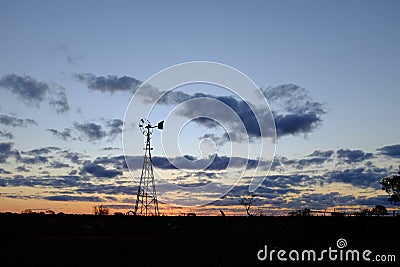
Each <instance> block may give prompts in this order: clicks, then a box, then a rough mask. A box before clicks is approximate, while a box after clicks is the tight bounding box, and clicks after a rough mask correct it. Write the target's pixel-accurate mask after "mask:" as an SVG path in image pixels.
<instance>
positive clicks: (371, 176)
mask: <svg viewBox="0 0 400 267" xmlns="http://www.w3.org/2000/svg"><path fill="white" fill-rule="evenodd" d="M387 173H388V170H387V169H385V168H377V167H372V168H364V167H361V168H353V169H345V170H334V171H330V172H327V173H326V174H325V176H326V177H327V182H328V183H332V182H342V183H347V184H351V185H353V186H356V187H360V188H368V187H372V188H376V189H380V188H381V185H380V183H379V182H380V180H381V179H382V178H383V177H385V176H386V175H387Z"/></svg>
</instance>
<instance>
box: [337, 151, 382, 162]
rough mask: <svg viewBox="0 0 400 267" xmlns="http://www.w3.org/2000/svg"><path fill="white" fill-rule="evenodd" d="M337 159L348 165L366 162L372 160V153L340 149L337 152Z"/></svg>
mask: <svg viewBox="0 0 400 267" xmlns="http://www.w3.org/2000/svg"><path fill="white" fill-rule="evenodd" d="M336 154H337V157H338V159H340V160H343V161H344V162H346V163H357V162H362V161H364V160H368V159H372V158H373V157H374V155H373V154H372V153H366V152H364V151H362V150H350V149H339V150H338V151H336Z"/></svg>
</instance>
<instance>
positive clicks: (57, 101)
mask: <svg viewBox="0 0 400 267" xmlns="http://www.w3.org/2000/svg"><path fill="white" fill-rule="evenodd" d="M49 104H50V105H52V106H53V107H54V108H55V109H56V112H57V113H58V114H62V113H66V112H68V111H69V109H70V108H69V103H68V98H67V94H66V93H65V89H64V88H63V87H60V86H58V89H57V91H52V93H51V96H50V99H49Z"/></svg>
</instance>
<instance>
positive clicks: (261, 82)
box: [0, 0, 400, 215]
mask: <svg viewBox="0 0 400 267" xmlns="http://www.w3.org/2000/svg"><path fill="white" fill-rule="evenodd" d="M399 10H400V4H399V3H398V1H389V0H386V1H306V0H304V1H251V2H250V3H244V2H241V1H199V2H188V1H168V2H162V1H4V0H2V1H0V35H1V36H2V38H1V39H2V41H1V42H0V59H1V60H0V211H3V212H4V211H12V212H20V211H22V210H24V209H32V210H40V211H43V210H47V209H51V210H54V211H56V212H66V213H91V212H92V206H93V205H98V204H104V205H107V206H108V207H110V209H111V210H112V211H121V212H126V211H128V210H132V209H133V207H134V203H135V194H136V191H137V186H138V176H140V171H141V167H142V166H141V164H142V162H143V150H142V147H143V145H144V143H143V142H144V140H143V137H142V136H141V135H139V134H140V132H139V129H138V125H137V124H135V122H134V121H132V123H131V124H129V125H127V124H126V123H125V124H124V121H125V118H126V114H127V115H128V116H131V115H129V114H130V113H129V112H128V113H126V112H127V110H129V103H130V101H131V99H132V98H133V97H134V96H135V97H137V98H138V102H137V103H139V104H138V105H140V106H143V107H145V106H146V105H148V103H147V102H146V99H149V98H151V97H152V95H151V93H154V92H155V91H156V92H163V91H165V90H167V89H165V88H153V89H152V90H150V89H148V90H147V91H146V90H145V89H146V88H144V90H142V91H141V92H142V94H141V95H139V94H135V93H136V92H137V91H138V88H142V89H143V87H140V86H141V85H143V83H144V82H145V81H146V80H148V79H149V78H150V77H152V76H153V75H155V74H156V73H159V72H160V71H162V70H163V69H165V68H168V67H171V66H174V65H176V64H181V63H185V62H192V61H210V62H217V63H220V64H224V65H227V66H231V67H232V68H234V69H236V70H238V71H240V72H241V73H243V74H245V75H246V76H247V77H249V78H250V79H251V80H252V81H253V82H254V83H255V85H257V87H258V88H259V91H260V92H261V93H262V94H263V96H264V97H265V99H266V100H267V101H268V104H269V107H270V114H272V115H273V121H274V124H275V126H276V139H274V138H271V136H262V135H261V134H260V132H259V130H258V129H259V128H257V127H258V126H257V125H255V124H254V115H253V114H252V112H251V110H250V109H249V105H247V104H246V103H245V102H244V101H243V100H242V99H240V98H239V97H238V96H237V95H235V94H234V93H232V92H231V91H229V90H227V89H226V88H225V89H224V88H221V87H219V86H216V85H212V84H187V85H183V86H181V87H178V88H175V89H174V90H173V91H171V92H170V93H169V94H168V95H167V96H166V97H165V98H164V99H161V100H160V101H159V102H158V104H157V106H156V107H155V109H154V112H153V113H152V115H151V116H150V119H151V122H152V123H157V122H158V121H159V120H166V121H168V120H167V119H168V116H169V114H170V112H172V113H174V112H175V113H174V114H175V119H174V120H172V119H170V122H171V123H168V124H169V125H170V127H168V124H166V125H165V129H164V130H163V132H160V131H157V130H154V134H153V146H154V150H153V163H154V168H155V172H156V180H157V181H158V182H159V183H158V186H157V190H159V192H160V195H159V201H160V202H163V201H164V202H168V203H171V202H174V203H175V202H177V203H180V202H179V200H184V199H186V198H187V195H185V194H184V193H182V192H181V191H179V190H174V189H172V188H171V187H169V186H167V182H168V183H173V184H177V185H182V186H188V187H192V188H194V187H196V186H200V185H204V184H207V183H210V182H211V183H213V184H214V185H215V184H217V185H222V184H223V181H224V177H225V178H226V177H228V176H230V175H232V174H233V173H237V172H240V171H242V170H241V168H243V160H248V161H249V162H248V164H247V169H248V171H249V172H246V174H245V175H244V176H243V179H241V180H240V182H239V183H238V184H236V186H234V187H233V188H232V190H231V191H230V192H229V193H228V194H227V195H224V196H222V197H220V198H219V197H218V198H215V195H213V192H208V193H207V192H201V193H198V194H197V195H196V196H194V198H196V199H197V200H199V201H200V202H202V203H203V202H204V203H207V204H206V205H204V206H201V207H198V206H193V207H180V206H179V205H178V206H174V205H172V206H170V205H166V204H165V205H164V204H161V212H162V213H164V214H176V213H179V212H185V211H188V210H190V211H196V212H198V213H200V214H207V215H218V214H219V209H223V210H225V211H226V214H228V215H229V214H231V215H234V214H243V215H244V212H245V211H244V209H243V207H241V206H240V204H239V200H240V197H241V196H243V195H248V194H249V192H248V184H249V182H250V180H251V178H252V176H251V173H252V172H253V171H254V170H255V167H254V166H256V165H257V164H258V163H259V162H260V158H258V157H257V155H256V154H249V156H248V157H245V156H243V155H242V153H241V152H243V151H245V150H244V149H247V148H246V147H247V144H249V146H250V147H251V148H252V149H256V148H258V147H259V146H260V142H261V140H264V139H265V140H266V143H268V142H274V141H275V143H276V150H275V151H274V152H275V157H274V160H273V162H271V161H269V162H267V160H261V161H263V163H267V164H266V165H265V166H264V165H263V166H262V168H261V169H259V170H258V171H259V172H258V174H257V175H259V176H263V177H264V176H265V175H267V174H268V176H267V177H266V179H265V180H264V182H263V183H262V185H261V186H260V187H258V188H257V190H256V191H255V192H254V194H255V196H256V202H255V208H254V212H256V210H258V211H257V212H262V213H265V214H287V212H288V211H291V210H294V209H299V208H304V207H310V208H312V209H319V210H323V209H328V210H333V209H335V208H336V209H343V210H359V209H360V208H364V207H373V206H375V205H377V204H382V205H385V206H388V207H391V206H390V203H389V202H388V201H387V195H386V194H385V192H384V191H382V190H381V188H380V185H379V181H380V179H381V178H383V177H384V176H387V175H391V174H394V173H396V172H397V171H398V167H399V165H400V140H399V137H398V133H399V130H400V126H399V124H398V112H397V109H398V99H399V94H400V90H399V84H400V75H399V59H400V50H399V47H400V31H399V30H398V29H399V28H400V18H399V16H398V13H399ZM157 90H158V91H157ZM200 96H201V97H207V98H209V99H211V100H217V101H219V103H221V105H222V104H224V105H225V106H227V107H229V108H232V110H233V112H234V113H236V114H237V116H238V117H237V118H239V119H240V120H242V121H243V126H244V128H245V130H246V131H247V135H246V136H245V137H248V138H250V141H248V142H244V141H243V140H244V139H243V138H244V136H243V135H240V134H238V132H237V129H238V128H237V127H238V124H235V123H233V122H232V120H231V119H230V118H229V117H228V116H224V115H225V113H224V112H221V111H220V109H219V107H220V106H218V108H216V107H214V106H213V105H210V106H208V105H197V104H196V103H195V102H193V103H191V102H190V101H189V100H191V101H192V100H195V99H196V98H197V97H200ZM185 101H189V103H186V106H185V104H182V103H184V102H185ZM250 106H251V107H253V106H252V105H250ZM254 108H255V109H257V108H258V110H260V112H261V113H262V114H264V115H265V114H267V115H265V116H267V117H268V116H269V115H268V114H269V113H268V112H269V111H268V110H267V109H265V107H260V106H257V105H255V104H254ZM132 109H133V111H135V114H134V115H132V116H134V117H135V118H136V117H138V118H139V117H146V114H141V112H142V109H140V108H137V107H136V106H134V107H133V108H132ZM136 111H137V112H136ZM202 112H203V113H202ZM210 113H213V114H214V116H216V117H217V118H218V119H219V120H220V121H219V122H220V125H216V124H215V123H212V121H210V120H206V119H197V120H192V121H190V118H192V117H193V116H195V115H204V116H207V115H209V114H210ZM263 118H264V117H263ZM178 119H182V121H186V124H185V127H182V129H181V132H180V136H179V137H176V138H177V139H171V138H164V139H161V136H162V135H165V136H167V134H168V132H171V131H172V130H171V129H175V130H176V129H177V128H176V127H175V126H174V124H173V121H175V120H178ZM129 127H130V128H129ZM223 127H227V128H226V129H228V130H224V128H223ZM229 127H230V128H229ZM128 128H129V130H130V131H131V132H132V134H133V135H132V136H129V135H126V136H129V137H132V138H131V139H130V143H129V146H130V147H129V151H131V150H130V149H132V151H135V153H130V154H129V155H127V156H128V157H127V161H125V157H124V156H125V155H124V151H125V150H126V149H127V148H125V147H124V144H123V142H122V141H123V139H122V131H123V130H124V131H125V130H126V129H128ZM179 129H180V128H179ZM235 133H236V135H235ZM226 134H231V136H230V138H226V136H227V135H226ZM163 142H165V144H163ZM176 142H178V143H179V147H180V148H181V150H180V152H181V153H180V154H179V153H175V154H174V155H172V156H171V155H169V157H166V155H164V153H163V152H164V151H163V150H162V148H163V146H164V145H168V144H175V143H176ZM231 146H234V147H236V148H237V149H238V151H239V152H238V154H235V155H234V156H236V157H234V160H233V161H232V162H233V163H232V166H231V167H232V168H231V169H230V170H229V171H227V166H228V162H229V158H230V156H231V157H232V155H231V154H229V152H230V147H231ZM242 149H243V150H242ZM268 149H269V152H270V153H271V147H269V148H268ZM238 155H240V156H238ZM168 159H169V160H170V161H171V159H172V160H173V162H172V163H171V162H170V161H168ZM186 159H195V163H198V164H199V165H198V166H197V165H196V166H190V167H187V166H186V168H182V169H180V168H178V169H177V168H176V166H175V167H174V165H173V163H174V164H177V163H179V162H185V160H186ZM207 160H208V161H207ZM210 160H211V162H210ZM204 162H208V163H209V164H211V165H209V166H208V167H207V168H204V166H203V165H202V163H204ZM182 164H184V163H182ZM269 164H272V166H271V169H270V171H268V168H267V167H268V166H269ZM199 166H200V167H199ZM128 167H129V168H130V169H131V170H130V171H129V169H128ZM132 176H133V177H132ZM163 179H164V180H163ZM174 203H172V204H174ZM175 204H176V203H175Z"/></svg>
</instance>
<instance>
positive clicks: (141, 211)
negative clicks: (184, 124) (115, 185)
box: [135, 119, 164, 216]
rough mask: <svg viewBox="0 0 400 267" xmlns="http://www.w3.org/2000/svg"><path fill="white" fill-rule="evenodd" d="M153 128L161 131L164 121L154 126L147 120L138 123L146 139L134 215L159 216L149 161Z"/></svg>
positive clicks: (150, 161)
mask: <svg viewBox="0 0 400 267" xmlns="http://www.w3.org/2000/svg"><path fill="white" fill-rule="evenodd" d="M154 128H157V129H159V130H162V129H163V128H164V121H161V122H159V123H158V124H157V125H156V126H153V125H151V123H150V122H149V121H148V120H147V119H141V120H140V122H139V129H140V131H141V132H142V133H143V135H144V136H145V138H146V147H145V148H144V150H145V151H146V152H145V154H144V159H143V168H142V174H141V176H140V183H139V188H138V192H137V197H136V205H135V215H142V216H159V215H160V211H159V210H158V201H157V194H156V186H155V184H154V174H153V161H152V159H151V150H153V148H152V147H151V146H150V139H151V135H152V133H153V129H154Z"/></svg>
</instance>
